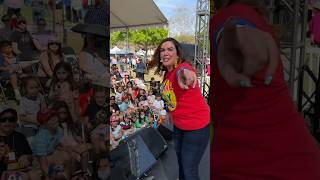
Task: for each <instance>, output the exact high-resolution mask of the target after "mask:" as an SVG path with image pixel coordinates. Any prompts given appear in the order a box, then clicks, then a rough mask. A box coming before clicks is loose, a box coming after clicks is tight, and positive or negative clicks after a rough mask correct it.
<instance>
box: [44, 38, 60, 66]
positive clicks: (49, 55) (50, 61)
mask: <svg viewBox="0 0 320 180" xmlns="http://www.w3.org/2000/svg"><path fill="white" fill-rule="evenodd" d="M49 46H50V43H48V51H47V56H48V63H49V66H50V69H51V70H53V69H54V64H53V59H52V54H51V53H52V51H51V50H50V48H49ZM58 47H59V49H58V51H57V54H58V56H59V58H60V61H63V55H62V48H61V44H60V43H58Z"/></svg>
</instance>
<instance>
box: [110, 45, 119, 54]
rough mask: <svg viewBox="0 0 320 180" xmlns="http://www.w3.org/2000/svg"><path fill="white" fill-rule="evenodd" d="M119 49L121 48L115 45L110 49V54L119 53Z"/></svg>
mask: <svg viewBox="0 0 320 180" xmlns="http://www.w3.org/2000/svg"><path fill="white" fill-rule="evenodd" d="M120 51H121V49H120V48H118V46H115V47H113V48H112V49H110V54H119V52H120Z"/></svg>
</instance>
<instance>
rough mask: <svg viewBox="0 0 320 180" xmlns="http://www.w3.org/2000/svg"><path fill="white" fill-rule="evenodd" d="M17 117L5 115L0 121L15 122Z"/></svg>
mask: <svg viewBox="0 0 320 180" xmlns="http://www.w3.org/2000/svg"><path fill="white" fill-rule="evenodd" d="M16 121H17V118H16V117H5V118H0V122H1V123H4V122H11V123H13V122H16Z"/></svg>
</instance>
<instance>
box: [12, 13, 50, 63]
mask: <svg viewBox="0 0 320 180" xmlns="http://www.w3.org/2000/svg"><path fill="white" fill-rule="evenodd" d="M10 40H11V41H12V47H13V50H14V52H15V53H16V54H17V55H18V57H19V60H20V61H33V60H35V59H36V58H37V57H38V56H39V52H40V51H43V50H45V49H46V47H42V46H41V45H40V44H39V42H38V41H34V40H33V38H32V36H31V34H30V32H29V31H28V30H27V21H26V19H25V18H24V17H19V18H18V20H17V28H16V30H15V31H13V32H12V34H11V36H10Z"/></svg>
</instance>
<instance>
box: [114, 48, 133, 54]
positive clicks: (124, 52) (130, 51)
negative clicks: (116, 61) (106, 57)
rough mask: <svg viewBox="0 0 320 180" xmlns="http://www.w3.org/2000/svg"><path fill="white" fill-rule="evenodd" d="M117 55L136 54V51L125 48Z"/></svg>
mask: <svg viewBox="0 0 320 180" xmlns="http://www.w3.org/2000/svg"><path fill="white" fill-rule="evenodd" d="M117 54H134V51H132V50H131V49H130V48H126V47H125V48H123V49H121V50H120V51H119V52H118V53H117Z"/></svg>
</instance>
